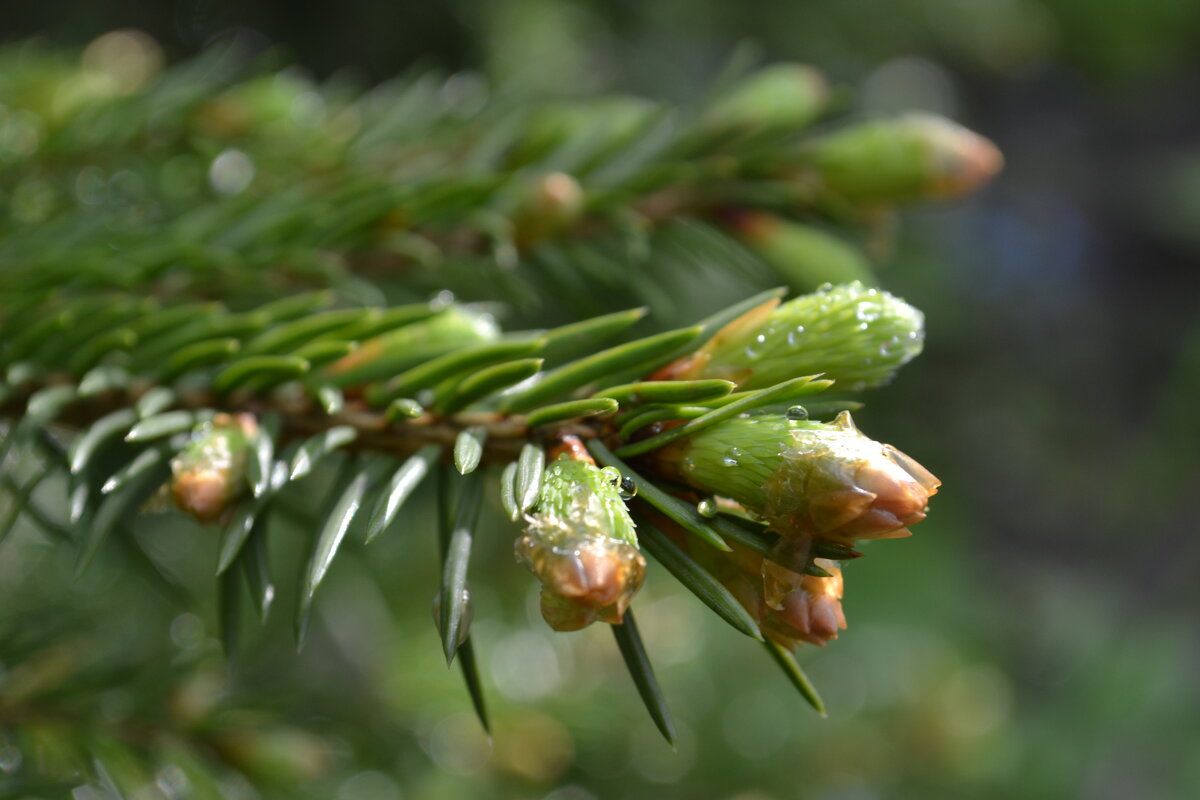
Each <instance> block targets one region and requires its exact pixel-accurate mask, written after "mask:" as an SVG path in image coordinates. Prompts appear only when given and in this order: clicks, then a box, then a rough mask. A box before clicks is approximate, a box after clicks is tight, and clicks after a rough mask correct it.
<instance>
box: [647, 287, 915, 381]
mask: <svg viewBox="0 0 1200 800" xmlns="http://www.w3.org/2000/svg"><path fill="white" fill-rule="evenodd" d="M924 323H925V317H924V315H923V314H922V313H921V312H920V311H918V310H917V309H916V308H913V307H912V306H910V305H909V304H908V303H906V302H904V301H903V300H901V299H900V298H898V297H895V296H893V295H891V294H888V293H887V292H885V291H882V290H880V289H869V288H867V287H865V286H863V285H862V284H861V283H858V282H854V283H850V284H846V285H843V286H825V287H822V289H821V290H820V291H817V292H814V293H813V294H806V295H803V296H800V297H797V298H795V299H793V300H790V301H788V302H786V303H783V304H782V305H779V304H778V301H775V300H773V301H771V302H769V303H764V304H763V305H761V306H759V307H758V308H756V309H753V310H751V311H749V312H747V313H746V314H744V315H742V316H741V317H738V318H737V319H735V320H734V321H733V322H731V323H729V324H728V325H726V326H725V328H724V329H722V330H721V331H720V332H718V333H717V335H716V336H714V337H713V338H712V339H711V340H709V342H708V343H707V344H705V345H704V347H702V348H700V349H699V350H698V351H696V353H694V354H693V355H691V356H689V357H688V358H687V359H686V360H685V361H682V362H679V363H678V364H677V366H676V367H675V368H673V369H670V376H671V377H672V378H675V379H697V378H723V379H725V380H730V381H733V382H735V383H736V384H738V388H740V389H764V388H767V387H769V386H774V385H775V384H777V383H780V382H781V381H785V380H789V379H791V378H795V377H798V376H801V375H815V374H818V373H822V374H823V375H824V377H826V378H831V379H833V380H834V381H836V383H835V384H834V387H835V389H841V390H853V391H858V390H861V389H866V388H869V387H872V386H879V385H880V384H883V383H886V382H887V381H888V380H889V379H890V378H891V377H892V375H894V374H895V372H896V370H898V369H899V368H900V367H901V366H903V365H904V364H906V363H908V362H909V361H911V360H912V359H913V358H915V357H916V356H917V354H918V353H920V352H921V347H922V345H923V344H924V341H925V329H924Z"/></svg>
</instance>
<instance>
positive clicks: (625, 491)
mask: <svg viewBox="0 0 1200 800" xmlns="http://www.w3.org/2000/svg"><path fill="white" fill-rule="evenodd" d="M619 488H620V490H621V499H622V500H630V499H632V498H634V497H637V484H636V483H634V482H633V478H630V477H628V476H626V477H624V478H621V485H620V487H619Z"/></svg>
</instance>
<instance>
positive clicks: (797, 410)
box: [786, 406, 808, 422]
mask: <svg viewBox="0 0 1200 800" xmlns="http://www.w3.org/2000/svg"><path fill="white" fill-rule="evenodd" d="M786 416H787V418H788V419H789V420H791V421H792V422H799V421H800V420H802V419H808V409H807V408H805V407H804V406H792V407H791V408H789V409H788V410H787V414H786Z"/></svg>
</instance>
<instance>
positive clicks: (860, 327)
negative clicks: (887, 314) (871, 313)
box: [858, 322, 871, 331]
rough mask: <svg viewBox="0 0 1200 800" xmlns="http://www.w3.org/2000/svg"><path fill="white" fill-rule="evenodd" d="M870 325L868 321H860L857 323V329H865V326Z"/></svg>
mask: <svg viewBox="0 0 1200 800" xmlns="http://www.w3.org/2000/svg"><path fill="white" fill-rule="evenodd" d="M870 326H871V323H869V322H860V323H858V329H859V330H860V331H865V330H866V329H867V328H869V327H870Z"/></svg>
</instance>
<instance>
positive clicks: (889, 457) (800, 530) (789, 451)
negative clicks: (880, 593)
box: [652, 412, 941, 543]
mask: <svg viewBox="0 0 1200 800" xmlns="http://www.w3.org/2000/svg"><path fill="white" fill-rule="evenodd" d="M652 458H655V459H656V463H657V465H658V467H659V468H660V469H662V470H664V471H665V472H666V473H667V474H669V475H672V476H673V477H675V478H676V479H678V480H680V481H682V482H683V483H686V484H687V485H688V486H691V487H693V488H695V489H698V490H699V491H701V492H705V493H710V494H717V495H722V496H724V497H728V498H730V499H733V500H736V501H737V502H739V503H741V504H742V505H743V506H745V507H746V508H747V509H749V510H751V511H753V512H754V513H755V514H757V515H759V516H760V517H762V518H763V519H765V520H766V521H767V522H769V523H770V524H771V527H772V529H773V530H776V531H778V532H779V533H780V534H782V535H783V536H785V537H796V536H814V537H816V538H818V539H831V540H836V541H842V542H847V543H848V542H851V541H853V540H854V539H883V538H894V537H898V536H907V535H908V533H909V532H908V530H907V528H908V526H909V525H913V524H915V523H917V522H920V521H921V520H923V519H924V518H925V514H926V508H927V505H928V501H929V498H930V497H931V496H932V495H933V494H935V493H936V491H937V487H938V486H939V485H940V484H941V482H940V481H939V480H938V479H937V478H935V477H934V476H933V475H932V474H931V473H930V472H929V471H928V470H926V469H925V468H924V467H922V466H921V465H920V464H918V463H917V462H916V461H914V460H913V459H912V458H910V457H908V456H906V455H905V454H904V453H901V452H900V451H899V450H897V449H896V448H894V447H892V446H891V445H886V444H881V443H880V442H876V441H874V440H872V439H870V438H868V437H866V436H864V435H863V434H862V433H860V432H859V431H858V429H857V428H855V427H854V423H853V420H851V418H850V414H849V413H848V412H843V413H842V414H841V415H839V416H838V418H837V421H836V422H834V423H831V424H829V423H821V422H812V421H793V420H789V419H787V418H786V417H785V416H783V415H774V414H763V415H759V416H751V417H742V418H736V419H731V420H728V421H725V422H722V423H719V424H717V425H714V426H712V427H711V428H708V429H705V430H703V431H701V432H699V433H696V434H694V435H692V436H690V437H688V438H686V439H683V440H681V441H680V442H676V443H674V444H671V445H668V446H667V447H664V448H662V449H661V450H658V451H656V452H655V454H654V455H653V456H652Z"/></svg>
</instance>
